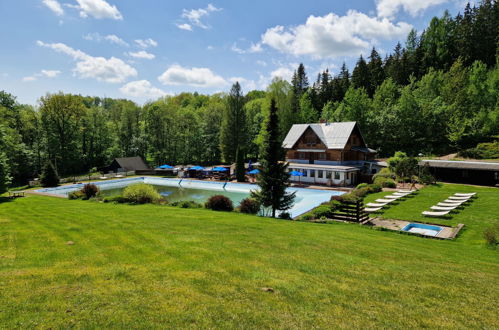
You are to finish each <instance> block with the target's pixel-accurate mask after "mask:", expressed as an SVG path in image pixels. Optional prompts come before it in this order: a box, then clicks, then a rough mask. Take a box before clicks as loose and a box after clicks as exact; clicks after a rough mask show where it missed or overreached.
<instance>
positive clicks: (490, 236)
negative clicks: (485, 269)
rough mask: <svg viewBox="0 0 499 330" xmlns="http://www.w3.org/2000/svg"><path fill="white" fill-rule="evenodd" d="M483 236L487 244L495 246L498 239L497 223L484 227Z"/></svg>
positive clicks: (498, 229) (498, 227)
mask: <svg viewBox="0 0 499 330" xmlns="http://www.w3.org/2000/svg"><path fill="white" fill-rule="evenodd" d="M483 238H485V242H487V245H489V246H492V247H495V246H496V245H497V243H498V241H499V224H495V225H493V226H490V227H487V228H485V230H484V232H483Z"/></svg>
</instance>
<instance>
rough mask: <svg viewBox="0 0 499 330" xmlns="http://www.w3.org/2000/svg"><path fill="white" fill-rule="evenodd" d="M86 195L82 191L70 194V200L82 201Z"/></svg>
mask: <svg viewBox="0 0 499 330" xmlns="http://www.w3.org/2000/svg"><path fill="white" fill-rule="evenodd" d="M84 196H85V194H84V193H83V192H82V191H81V190H75V191H72V192H70V193H69V194H68V199H82V198H83V197H84Z"/></svg>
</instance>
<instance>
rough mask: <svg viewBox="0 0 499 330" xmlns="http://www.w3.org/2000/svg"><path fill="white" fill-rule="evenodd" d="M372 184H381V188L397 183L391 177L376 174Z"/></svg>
mask: <svg viewBox="0 0 499 330" xmlns="http://www.w3.org/2000/svg"><path fill="white" fill-rule="evenodd" d="M374 184H375V185H378V186H381V187H383V188H396V187H397V184H396V183H395V181H394V180H393V179H391V178H387V177H383V176H378V177H376V178H375V179H374Z"/></svg>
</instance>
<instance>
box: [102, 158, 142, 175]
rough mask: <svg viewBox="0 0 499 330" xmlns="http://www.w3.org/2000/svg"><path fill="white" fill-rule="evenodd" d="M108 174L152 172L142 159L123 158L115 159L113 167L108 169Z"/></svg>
mask: <svg viewBox="0 0 499 330" xmlns="http://www.w3.org/2000/svg"><path fill="white" fill-rule="evenodd" d="M106 170H107V172H130V171H144V170H146V171H147V170H150V168H149V166H147V165H146V163H145V162H144V161H143V160H142V158H141V157H138V156H137V157H123V158H115V159H114V160H113V161H112V162H111V165H109V166H108V167H106Z"/></svg>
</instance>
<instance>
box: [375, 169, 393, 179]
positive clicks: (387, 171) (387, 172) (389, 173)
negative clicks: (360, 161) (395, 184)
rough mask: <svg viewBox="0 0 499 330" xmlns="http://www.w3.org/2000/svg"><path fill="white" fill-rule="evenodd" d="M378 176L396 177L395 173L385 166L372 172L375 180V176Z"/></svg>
mask: <svg viewBox="0 0 499 330" xmlns="http://www.w3.org/2000/svg"><path fill="white" fill-rule="evenodd" d="M379 177H383V178H389V179H393V180H395V178H396V176H395V174H394V173H393V172H392V171H390V169H389V168H388V167H385V168H383V169H381V171H379V172H378V173H376V174H374V176H373V180H376V178H379Z"/></svg>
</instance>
